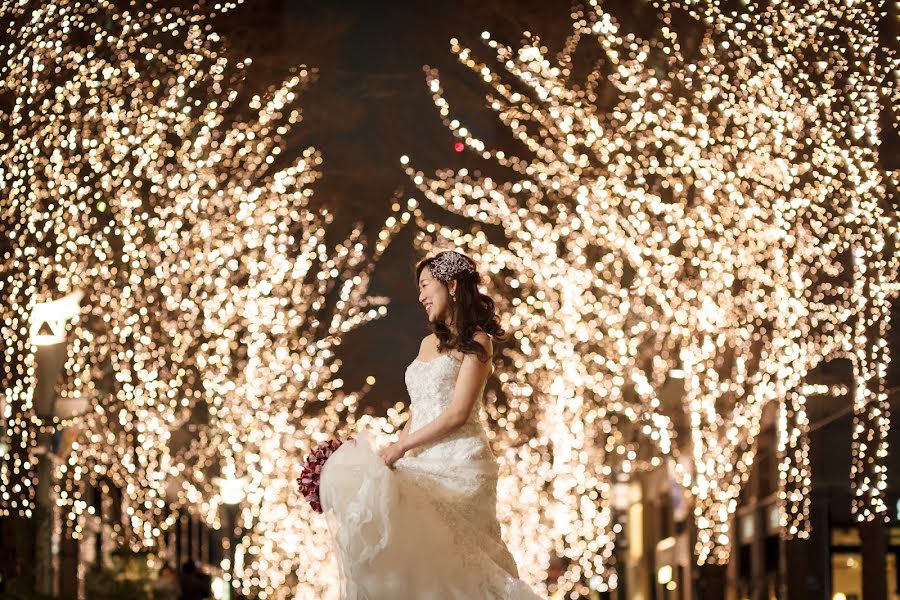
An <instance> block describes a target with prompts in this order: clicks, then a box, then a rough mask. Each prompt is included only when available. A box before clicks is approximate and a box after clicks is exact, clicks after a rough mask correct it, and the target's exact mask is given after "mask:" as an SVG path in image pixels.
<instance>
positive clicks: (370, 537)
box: [320, 354, 539, 600]
mask: <svg viewBox="0 0 900 600" xmlns="http://www.w3.org/2000/svg"><path fill="white" fill-rule="evenodd" d="M461 364H462V363H461V362H460V360H459V359H457V358H455V357H453V356H451V355H449V354H441V355H438V357H437V358H435V359H433V360H430V361H421V360H418V359H416V360H414V361H413V362H412V364H410V365H409V367H407V369H406V386H407V388H408V390H409V397H410V399H411V401H412V424H411V426H410V427H411V431H415V430H417V429H419V428H421V427H422V426H424V425H426V424H428V423H429V422H430V421H431V420H432V419H434V418H435V417H437V416H438V415H439V414H441V412H443V411H444V410H445V409H446V408H447V406H448V405H449V404H450V401H451V399H452V398H453V389H454V387H455V385H456V376H457V374H458V373H459V369H460V366H461ZM482 392H483V390H482ZM481 402H482V398H479V401H478V404H476V406H475V407H474V408H473V410H472V413H471V415H470V416H469V419H468V421H467V422H466V423H465V425H463V426H462V427H461V428H459V429H457V430H456V431H454V432H452V433H450V434H448V435H447V436H446V437H444V438H442V439H440V440H438V441H436V442H434V443H432V444H429V445H426V446H422V447H419V448H416V449H415V450H412V451H410V452H408V453H407V454H406V455H405V456H404V457H403V458H401V459H400V460H398V461H397V462H396V463H394V469H393V470H392V469H390V468H388V467H387V466H386V465H385V464H384V461H383V460H382V459H381V458H380V457H379V456H378V454H377V451H376V449H375V448H374V447H373V445H372V441H371V439H370V437H369V435H368V434H366V433H365V432H360V433H358V434H357V436H356V438H355V439H354V440H353V441H348V442H345V443H344V444H343V445H342V446H341V447H340V448H338V449H337V450H336V451H335V452H334V454H332V455H331V457H330V458H329V459H328V461H327V462H326V463H325V466H324V467H323V468H322V473H321V479H320V497H321V501H322V509H323V511H324V513H325V516H326V518H327V521H328V526H329V529H330V531H331V534H332V537H333V539H334V543H335V550H336V552H337V556H338V563H339V566H340V577H341V582H340V583H341V598H342V600H407V599H408V600H426V599H433V600H476V599H477V600H482V599H484V600H488V599H497V600H500V599H503V600H507V599H509V600H535V599H538V598H539V596H537V595H536V594H535V593H534V592H533V591H532V590H531V589H530V588H529V587H528V586H527V585H526V584H525V583H524V582H522V581H521V580H520V579H519V578H518V569H517V568H516V563H515V560H514V559H513V557H512V555H511V554H510V553H509V550H508V549H507V547H506V545H505V544H504V543H503V540H502V539H501V537H500V524H499V523H498V522H497V514H496V503H497V471H498V464H497V460H496V458H495V456H494V454H493V452H492V451H491V449H490V446H489V445H488V439H487V435H486V432H485V429H484V426H483V425H482V422H481V414H480V411H481Z"/></svg>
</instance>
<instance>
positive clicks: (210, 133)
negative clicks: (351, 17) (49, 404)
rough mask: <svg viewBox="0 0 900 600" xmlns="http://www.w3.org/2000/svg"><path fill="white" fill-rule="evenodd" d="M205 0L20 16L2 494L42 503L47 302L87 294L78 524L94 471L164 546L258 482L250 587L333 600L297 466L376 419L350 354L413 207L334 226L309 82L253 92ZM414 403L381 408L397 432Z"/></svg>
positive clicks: (248, 523)
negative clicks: (307, 125)
mask: <svg viewBox="0 0 900 600" xmlns="http://www.w3.org/2000/svg"><path fill="white" fill-rule="evenodd" d="M230 7H232V5H228V6H226V7H222V10H225V9H228V8H230ZM193 9H194V12H192V11H191V10H184V9H172V10H171V11H166V10H159V11H155V12H149V11H148V12H143V11H140V10H137V9H122V10H120V9H118V8H116V7H115V6H113V5H111V4H107V3H100V4H94V5H88V4H84V3H73V4H64V5H60V6H55V5H54V6H49V7H40V8H37V9H33V10H27V11H26V10H24V9H8V10H10V11H12V12H9V13H7V15H8V16H11V17H14V18H15V19H16V26H17V28H18V30H19V33H18V35H17V39H16V41H14V42H10V43H9V44H8V45H7V46H4V48H3V54H4V56H5V57H7V58H8V60H6V61H5V65H6V66H5V67H4V69H5V70H4V72H3V76H4V77H3V82H4V86H5V89H7V90H16V91H17V92H18V96H17V99H16V101H15V105H14V110H13V111H11V112H10V113H9V114H5V115H4V123H3V125H4V127H3V129H2V131H3V135H4V136H7V135H9V137H4V138H2V140H0V142H2V145H0V148H2V156H3V157H4V161H3V169H4V170H3V173H2V175H3V181H4V185H5V187H6V188H7V189H9V190H11V192H12V193H11V194H10V195H9V196H8V197H7V196H4V199H3V202H4V204H3V205H2V209H3V213H2V214H3V222H4V228H5V229H6V230H8V231H10V232H11V236H10V239H11V241H13V242H14V245H13V246H12V247H11V248H10V249H9V250H6V253H5V254H4V259H5V263H4V270H3V272H2V276H3V277H2V279H0V289H2V290H3V291H4V294H5V298H4V299H5V302H4V303H3V311H4V313H3V326H4V334H5V335H6V339H7V340H10V343H9V344H7V345H6V346H5V348H6V349H5V352H6V354H5V360H4V363H3V364H4V367H5V369H4V373H3V390H4V393H5V396H6V398H7V400H8V401H9V403H10V406H11V407H13V408H14V412H13V413H12V415H11V416H10V415H7V418H8V423H7V427H6V428H5V435H6V438H5V439H7V440H10V441H11V442H12V445H13V452H11V453H10V459H9V460H8V461H7V462H6V463H5V467H6V469H5V470H4V479H3V482H2V484H3V491H4V492H5V493H4V495H3V500H4V502H5V505H4V506H5V507H7V508H13V509H15V508H20V509H21V510H22V512H23V514H26V515H27V514H28V510H29V507H30V502H31V498H32V497H33V489H34V481H33V477H32V476H31V475H30V474H29V470H30V468H31V464H33V459H32V458H31V452H32V451H33V439H32V438H31V437H30V436H31V433H30V432H31V428H33V427H34V426H35V425H36V424H37V421H38V420H37V418H36V417H35V416H34V414H33V411H31V410H30V404H29V394H30V393H31V392H30V390H31V387H32V385H33V364H34V356H33V349H32V347H31V344H30V341H29V339H28V337H27V336H28V331H27V326H26V323H27V320H28V316H29V314H30V310H31V307H32V306H34V304H35V303H36V302H37V301H38V300H42V299H46V298H53V297H55V296H56V295H64V294H66V293H68V292H70V291H74V290H82V291H83V292H84V293H85V295H84V298H83V300H82V302H81V305H82V312H81V314H80V316H79V317H78V319H77V320H76V321H75V322H74V323H73V324H72V325H71V329H70V338H71V355H70V357H69V359H68V361H67V363H66V365H65V373H64V376H63V383H62V385H61V390H60V395H61V396H62V397H63V398H65V399H70V400H77V399H81V400H83V401H84V402H85V404H86V405H87V407H88V409H89V410H88V411H87V413H86V414H85V415H84V416H82V417H80V418H76V419H71V420H70V421H69V422H67V423H66V424H67V425H70V426H73V427H76V428H78V431H79V434H78V436H77V438H76V440H75V443H74V444H73V450H72V452H71V454H70V455H69V456H68V458H67V460H66V462H65V464H63V465H61V466H60V469H59V473H58V475H59V484H58V486H57V490H56V498H57V502H58V504H59V505H60V506H61V507H63V508H64V515H65V516H66V517H67V521H68V522H69V523H70V525H71V526H72V534H73V535H75V536H76V537H77V536H79V535H80V534H81V532H82V527H83V517H84V516H85V515H86V514H87V513H89V512H92V511H93V508H92V507H89V506H88V503H87V502H86V501H85V499H84V498H83V488H84V485H85V484H87V483H89V484H91V485H95V486H97V487H100V488H103V487H105V486H106V485H107V482H112V483H113V484H115V485H116V486H117V487H119V488H121V489H122V491H123V492H124V493H123V496H124V498H125V506H124V507H123V510H124V514H125V516H126V523H125V527H124V528H123V529H121V530H119V531H117V534H118V537H119V539H118V542H119V543H120V544H122V545H126V546H131V547H133V548H141V547H153V546H156V545H157V544H158V543H159V541H160V538H161V535H162V533H163V532H164V531H165V530H166V529H167V528H168V527H170V526H171V525H172V524H173V523H174V522H175V520H176V518H177V515H176V509H178V508H181V507H184V508H185V509H187V510H190V511H194V512H196V513H197V514H199V515H200V516H201V517H203V518H204V519H205V520H206V522H207V523H208V524H209V525H211V526H219V525H220V523H219V516H218V509H219V507H220V505H221V500H222V499H221V496H220V495H219V490H218V488H217V486H216V485H215V484H214V483H212V482H213V481H214V480H215V479H216V478H217V477H220V476H221V477H226V476H227V475H228V474H231V475H232V476H233V477H235V478H238V479H239V480H241V481H242V482H243V483H244V485H245V487H246V489H248V490H250V492H249V493H248V494H247V496H246V498H245V501H244V502H243V504H242V505H241V507H240V511H241V517H240V522H239V524H240V526H241V528H242V529H243V530H244V531H245V533H246V535H245V536H244V539H243V541H242V545H241V548H242V549H245V550H246V552H245V554H246V555H247V558H246V560H245V561H244V564H243V567H242V569H239V570H238V572H239V573H240V574H242V575H244V579H243V581H244V585H245V588H246V590H247V591H250V590H256V591H257V592H260V593H264V594H267V595H269V596H270V597H271V596H274V595H276V594H280V595H282V596H284V595H293V594H294V593H295V592H296V593H297V594H298V597H303V594H305V597H317V598H319V597H323V596H324V595H325V594H326V592H328V591H329V590H330V589H331V587H332V586H333V582H334V581H336V577H328V571H327V568H324V567H323V570H322V571H320V572H319V573H317V575H316V579H315V580H314V581H298V580H297V577H298V576H302V574H303V572H304V570H301V569H300V568H299V567H300V565H302V564H308V562H309V561H316V562H317V563H319V562H323V558H327V556H328V553H329V543H328V540H327V539H326V538H325V536H324V531H325V524H324V522H323V521H317V520H316V519H313V518H312V515H311V512H310V511H309V509H308V507H306V505H305V504H304V503H303V501H302V498H300V497H299V495H298V494H297V493H296V491H295V485H294V478H295V477H296V476H297V471H298V468H299V465H300V462H301V460H302V457H303V455H304V454H305V452H306V450H307V449H308V448H309V447H310V445H311V444H315V443H316V442H317V441H319V440H320V439H321V438H323V437H329V436H332V435H336V434H337V433H338V430H339V428H340V427H343V426H345V425H346V424H352V423H354V422H355V421H356V419H357V417H356V416H355V415H354V411H355V409H356V407H357V405H358V404H359V402H360V400H361V399H362V398H363V396H364V394H365V392H366V390H367V389H368V386H366V387H365V388H363V389H362V390H358V391H355V392H346V391H344V390H343V384H342V382H341V380H340V379H337V378H336V373H337V372H338V371H339V368H340V361H339V360H338V359H337V358H336V356H335V355H336V351H337V349H338V347H339V346H340V344H341V341H342V339H343V336H344V335H345V334H346V333H347V332H349V331H351V330H353V329H355V328H357V327H359V326H361V325H363V324H365V323H366V322H368V321H370V320H372V319H374V318H377V317H378V316H380V315H383V314H384V313H385V311H386V306H385V305H386V299H384V298H377V297H369V296H368V295H367V291H368V286H369V281H370V277H371V272H372V269H373V267H374V264H375V262H376V261H377V259H378V258H379V257H380V256H381V254H382V253H383V251H384V250H385V248H386V246H387V244H388V243H389V241H390V239H391V237H392V236H393V234H394V233H395V232H396V231H397V229H398V228H399V227H400V226H402V224H403V223H404V222H406V221H407V220H408V219H409V214H408V213H403V214H399V210H400V206H399V205H395V206H394V207H393V211H394V213H395V214H394V215H392V216H390V217H389V218H388V220H387V221H386V223H385V224H384V225H383V227H381V228H380V230H379V231H377V232H376V234H375V235H376V239H375V242H374V243H371V244H370V243H369V242H368V241H367V236H366V234H365V233H364V230H363V227H362V226H361V225H356V226H354V228H353V230H352V231H351V232H350V233H349V235H347V237H346V238H345V239H344V240H343V241H341V242H339V243H336V244H335V243H332V242H330V241H328V240H327V239H326V237H327V236H328V235H329V226H330V225H331V222H332V220H333V216H332V214H331V213H330V212H329V211H327V210H325V209H321V208H315V207H314V206H313V205H312V196H311V188H310V184H312V183H313V182H314V181H315V180H316V179H317V178H318V177H319V174H320V171H319V165H320V163H321V157H320V155H319V154H318V153H317V152H316V151H315V150H314V149H311V148H310V149H306V150H302V151H300V152H299V154H298V155H297V156H296V157H291V158H287V157H286V158H284V159H282V158H281V154H282V153H283V151H284V149H285V147H286V145H287V142H288V140H289V139H290V137H289V136H290V135H291V133H292V131H293V129H294V126H295V125H296V124H297V123H298V122H299V121H300V113H299V110H298V109H297V108H296V107H297V100H298V92H299V90H300V89H301V88H302V87H303V86H304V85H306V83H307V82H308V81H309V80H310V78H311V77H312V74H311V73H310V72H309V71H308V70H307V69H305V68H302V67H301V68H298V69H296V71H295V72H294V73H293V74H292V75H291V76H290V77H289V78H288V79H287V80H286V81H284V82H283V83H282V84H280V85H278V86H275V87H273V88H271V89H269V90H268V91H267V92H266V93H265V94H263V95H261V96H253V97H251V98H246V96H245V95H244V94H242V92H241V86H242V85H243V84H242V80H243V78H244V73H245V70H246V67H247V65H248V64H249V61H245V62H243V63H237V64H233V63H232V62H231V61H229V60H228V59H227V58H226V57H225V56H224V55H223V54H222V53H221V52H220V50H219V46H220V44H219V42H220V40H219V38H218V37H217V36H216V34H215V33H213V32H211V30H210V29H209V28H208V27H207V26H206V25H204V20H205V18H206V17H207V16H208V15H207V13H205V12H204V11H203V10H201V9H202V6H199V5H198V6H195V7H193ZM10 131H11V132H12V133H11V134H10V133H9V132H10ZM398 417H399V415H398V413H397V411H396V410H392V411H390V412H389V415H388V417H385V418H375V417H365V418H364V419H367V420H368V421H369V424H370V425H371V426H372V428H374V429H376V430H378V431H380V432H381V435H384V436H390V435H394V432H395V429H396V425H397V422H398V420H399V418H398ZM326 562H327V561H326ZM279 597H280V596H279Z"/></svg>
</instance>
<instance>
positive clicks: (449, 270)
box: [431, 250, 475, 281]
mask: <svg viewBox="0 0 900 600" xmlns="http://www.w3.org/2000/svg"><path fill="white" fill-rule="evenodd" d="M474 272H475V267H474V266H473V265H472V261H471V259H469V258H468V257H466V256H465V255H463V254H460V253H459V252H456V251H453V250H450V251H447V252H444V253H443V254H439V255H438V256H437V257H435V258H434V259H432V261H431V275H432V276H433V277H434V278H435V279H440V280H441V281H450V280H451V279H453V278H454V277H456V276H457V275H459V274H460V273H474Z"/></svg>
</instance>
